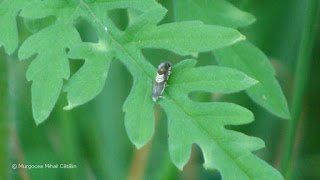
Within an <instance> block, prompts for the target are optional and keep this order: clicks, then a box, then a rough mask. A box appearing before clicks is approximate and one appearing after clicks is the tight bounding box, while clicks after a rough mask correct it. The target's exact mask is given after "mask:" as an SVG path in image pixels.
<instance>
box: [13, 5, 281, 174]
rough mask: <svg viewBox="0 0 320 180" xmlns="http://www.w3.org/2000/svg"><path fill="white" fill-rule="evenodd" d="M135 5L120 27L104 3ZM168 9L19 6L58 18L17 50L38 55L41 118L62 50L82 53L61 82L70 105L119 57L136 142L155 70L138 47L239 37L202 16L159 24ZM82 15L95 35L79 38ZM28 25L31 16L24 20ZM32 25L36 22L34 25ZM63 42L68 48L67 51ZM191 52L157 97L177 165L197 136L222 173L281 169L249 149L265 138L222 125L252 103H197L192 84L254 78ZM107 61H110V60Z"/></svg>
mask: <svg viewBox="0 0 320 180" xmlns="http://www.w3.org/2000/svg"><path fill="white" fill-rule="evenodd" d="M125 8H132V9H135V10H138V11H140V12H141V15H140V16H138V17H137V18H136V19H135V20H134V21H133V22H132V21H130V23H129V24H130V25H129V27H128V28H127V29H126V30H125V31H122V30H119V29H118V28H117V26H116V25H115V23H113V22H112V19H111V18H110V17H109V16H108V11H110V10H114V9H125ZM165 13H166V9H164V8H163V7H161V6H160V5H159V4H158V3H157V2H155V1H153V0H136V1H129V0H118V1H117V0H111V1H110V0H109V1H107V0H105V1H103V0H101V1H94V0H91V1H89V0H87V1H84V0H79V1H71V0H70V1H65V0H48V1H39V2H35V3H32V4H30V5H29V6H27V7H26V8H24V9H23V11H22V12H21V16H23V17H24V18H28V19H31V20H32V19H41V18H46V17H49V16H53V17H55V18H56V21H55V22H54V23H53V24H52V25H50V26H48V27H45V28H43V29H42V30H40V31H39V32H37V33H35V34H34V35H33V36H31V37H30V38H28V39H27V40H26V41H25V42H24V43H23V45H22V47H21V49H20V51H19V57H20V58H22V59H25V58H28V57H31V56H32V55H36V57H35V59H34V60H33V61H32V63H31V65H30V67H29V69H28V72H27V78H28V80H32V81H33V82H32V103H33V114H34V117H35V120H36V122H37V123H40V122H43V121H44V120H45V119H46V118H47V117H48V115H49V114H50V111H51V110H52V108H53V107H54V105H55V103H56V101H57V98H58V96H59V94H60V92H61V89H62V84H63V79H68V78H69V74H70V73H69V64H68V60H67V58H68V57H69V58H71V59H84V60H85V63H84V65H83V66H82V67H81V68H80V69H79V70H78V71H77V72H76V73H75V74H74V75H73V76H72V77H71V79H70V80H68V81H67V83H66V84H65V85H64V88H63V90H64V91H65V92H67V98H68V102H69V105H68V106H66V107H65V109H72V108H73V107H76V106H79V105H81V104H84V103H86V102H88V101H89V100H91V99H92V98H94V97H95V96H97V95H98V94H99V93H100V92H101V89H102V87H103V86H104V81H105V79H106V77H107V73H108V70H109V66H110V62H111V60H112V59H117V60H120V61H121V62H122V63H123V64H124V65H125V66H126V68H127V69H128V70H129V72H130V73H131V74H132V76H133V87H132V89H131V92H130V94H129V96H128V98H127V100H126V102H125V104H124V106H123V110H124V111H125V126H126V130H127V133H128V136H129V139H130V140H131V141H132V142H133V143H134V144H135V145H136V147H138V148H140V147H142V146H143V145H145V144H146V143H147V142H148V141H149V140H150V139H151V137H152V135H153V132H154V111H153V108H154V105H155V103H154V102H153V101H152V98H151V97H152V92H151V91H152V84H153V82H154V78H155V76H156V73H157V70H156V68H155V67H154V66H153V65H151V64H150V63H149V62H148V61H147V60H146V59H145V58H144V56H143V54H142V52H141V50H142V48H161V49H167V50H170V51H173V52H175V53H178V54H182V55H187V54H191V53H194V52H196V53H197V52H203V51H211V50H215V49H217V48H221V47H225V46H228V45H231V44H233V43H235V42H237V41H240V40H243V39H244V36H243V35H241V34H240V33H239V32H238V31H237V30H234V29H230V28H224V27H219V26H213V25H204V24H202V23H200V22H182V23H171V24H163V25H157V24H159V22H160V21H161V19H162V18H163V17H164V15H165ZM79 18H81V19H85V20H86V21H87V22H88V23H89V24H90V25H91V26H92V27H93V28H94V30H95V31H96V33H97V35H98V38H99V42H98V43H90V42H81V40H80V37H79V34H78V32H77V31H76V29H75V27H74V22H75V21H76V20H78V19H79ZM29 25H30V26H31V27H30V28H31V29H32V26H33V25H32V24H29ZM34 28H35V29H37V27H34ZM67 49H70V51H69V53H67V51H66V50H67ZM194 64H195V61H194V60H186V61H182V62H181V63H179V64H178V65H176V66H175V67H174V68H173V74H172V75H171V77H170V79H169V81H168V84H169V87H167V88H166V90H165V93H164V97H165V98H166V99H165V100H164V99H160V100H159V101H158V102H159V104H160V105H161V106H162V107H163V108H164V109H165V111H166V113H167V116H168V118H169V133H170V138H169V151H170V154H171V159H172V160H173V162H174V164H175V165H176V166H177V167H179V168H180V169H182V167H183V166H184V165H185V163H186V162H187V161H188V159H189V155H190V152H191V150H190V147H191V145H192V144H193V143H196V144H198V145H199V146H200V147H201V148H202V150H203V153H204V157H205V167H206V168H208V169H215V168H217V169H218V170H220V172H221V173H222V176H223V177H224V178H226V179H234V178H235V177H237V178H240V179H249V178H258V177H262V178H264V177H265V178H272V179H281V175H280V174H279V173H278V172H277V171H276V170H274V169H273V168H272V167H270V166H269V165H267V164H266V163H265V162H263V161H262V160H260V159H258V158H257V157H255V156H254V155H253V154H251V151H254V150H258V149H260V148H262V147H263V146H264V144H263V142H262V141H261V140H259V139H256V138H252V137H248V136H246V135H243V134H241V133H237V132H234V131H230V130H226V129H224V128H223V127H224V126H225V125H238V124H245V123H249V122H251V121H253V115H252V113H251V112H250V111H248V110H246V109H245V108H243V107H240V106H238V105H235V104H231V103H195V102H192V101H191V100H190V99H189V98H188V94H189V93H190V92H191V91H208V92H221V93H232V92H237V91H241V90H244V89H247V88H249V87H251V86H252V85H254V84H256V83H257V81H256V80H254V79H252V78H250V77H248V76H247V75H246V74H244V73H241V72H239V71H236V70H232V69H228V68H224V67H215V66H208V67H198V68H194ZM111 68H112V67H111Z"/></svg>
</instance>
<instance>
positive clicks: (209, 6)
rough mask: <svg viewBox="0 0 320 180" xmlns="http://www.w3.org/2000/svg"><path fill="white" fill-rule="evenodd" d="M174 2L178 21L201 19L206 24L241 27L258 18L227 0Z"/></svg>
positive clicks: (185, 0) (179, 0) (177, 0)
mask: <svg viewBox="0 0 320 180" xmlns="http://www.w3.org/2000/svg"><path fill="white" fill-rule="evenodd" d="M173 3H174V14H175V20H176V21H190V20H201V21H203V22H204V23H206V24H216V25H221V26H226V27H232V28H239V27H243V26H247V25H249V24H251V23H253V22H254V21H255V20H256V19H255V17H254V16H253V15H251V14H249V13H247V12H244V11H241V10H239V9H238V8H236V7H234V6H233V5H232V4H231V3H229V2H228V1H225V0H210V1H206V0H198V1H194V0H175V1H173Z"/></svg>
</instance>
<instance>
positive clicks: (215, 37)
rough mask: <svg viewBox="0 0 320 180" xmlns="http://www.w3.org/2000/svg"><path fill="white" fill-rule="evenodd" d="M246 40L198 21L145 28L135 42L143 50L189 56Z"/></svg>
mask: <svg viewBox="0 0 320 180" xmlns="http://www.w3.org/2000/svg"><path fill="white" fill-rule="evenodd" d="M244 39H245V36H239V32H237V31H235V30H234V29H228V28H224V27H221V26H213V25H211V26H209V25H204V24H203V23H202V22H199V21H198V22H181V23H170V24H164V25H161V26H156V27H151V28H145V29H144V30H142V31H140V32H139V33H138V34H137V35H136V36H135V37H134V39H133V41H135V42H138V44H139V46H140V47H142V48H144V47H149V48H160V49H168V50H171V51H173V52H175V53H177V54H180V55H188V54H190V53H192V52H204V51H210V50H211V49H217V48H221V47H224V46H228V45H230V44H233V43H235V42H237V41H240V40H244ZM213 41H214V42H213Z"/></svg>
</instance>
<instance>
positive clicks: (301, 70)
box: [280, 0, 320, 179]
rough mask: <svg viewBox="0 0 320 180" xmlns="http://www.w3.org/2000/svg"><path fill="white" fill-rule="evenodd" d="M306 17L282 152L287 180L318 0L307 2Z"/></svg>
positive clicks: (283, 167) (306, 77)
mask: <svg viewBox="0 0 320 180" xmlns="http://www.w3.org/2000/svg"><path fill="white" fill-rule="evenodd" d="M306 3H307V5H306V13H305V14H306V16H305V22H304V28H303V30H302V37H301V42H300V47H299V51H298V57H297V63H296V70H295V78H294V86H293V96H292V102H291V117H292V119H291V121H290V122H289V127H288V129H287V132H286V137H285V142H284V149H283V152H282V161H281V167H280V168H281V172H282V174H283V175H284V176H285V178H286V179H287V178H288V179H289V176H290V174H291V173H290V172H291V163H292V153H293V147H294V142H295V137H296V130H297V125H298V121H299V119H300V116H301V111H302V107H303V101H304V98H305V94H306V86H307V84H308V79H309V70H310V64H311V60H312V50H313V45H314V39H315V34H316V33H315V32H316V30H315V29H316V24H317V23H318V22H319V10H320V9H319V2H318V0H307V1H306Z"/></svg>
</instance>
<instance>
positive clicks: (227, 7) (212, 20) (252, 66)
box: [175, 0, 290, 119]
mask: <svg viewBox="0 0 320 180" xmlns="http://www.w3.org/2000/svg"><path fill="white" fill-rule="evenodd" d="M175 2H176V3H175V16H176V19H177V21H185V20H194V19H197V20H201V21H203V22H205V23H208V24H213V25H222V26H227V27H233V28H238V27H243V26H246V25H249V24H251V23H252V22H254V19H255V18H254V17H253V16H252V15H251V14H249V13H247V12H244V11H241V10H239V9H237V8H235V7H234V6H233V5H231V4H230V3H228V2H227V1H223V0H213V1H203V0H200V1H184V0H178V1H175ZM215 56H216V58H217V61H218V63H219V64H220V65H222V66H226V67H229V68H233V69H237V70H240V71H242V72H244V73H246V74H247V75H249V76H250V77H252V78H254V79H256V80H258V81H259V84H257V85H255V86H254V87H252V88H250V89H248V90H247V92H248V95H249V96H250V97H251V98H252V99H253V100H254V101H255V102H256V103H258V104H259V105H261V106H262V107H264V108H266V109H267V110H269V111H270V112H271V113H273V114H275V115H278V116H280V117H282V118H285V119H290V113H289V109H288V105H287V102H286V99H285V97H284V95H283V93H282V90H281V87H280V86H279V83H278V81H277V80H276V78H275V72H274V70H273V67H272V66H271V64H270V63H269V60H268V58H267V56H266V55H265V54H264V53H263V52H262V51H261V50H259V49H258V48H257V47H255V46H254V45H252V44H250V43H249V42H247V41H246V42H240V43H237V44H235V45H233V46H232V47H226V48H223V49H219V50H216V51H215Z"/></svg>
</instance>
